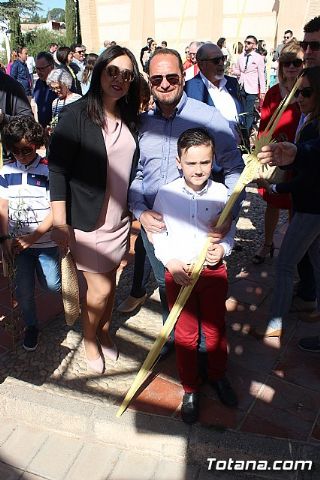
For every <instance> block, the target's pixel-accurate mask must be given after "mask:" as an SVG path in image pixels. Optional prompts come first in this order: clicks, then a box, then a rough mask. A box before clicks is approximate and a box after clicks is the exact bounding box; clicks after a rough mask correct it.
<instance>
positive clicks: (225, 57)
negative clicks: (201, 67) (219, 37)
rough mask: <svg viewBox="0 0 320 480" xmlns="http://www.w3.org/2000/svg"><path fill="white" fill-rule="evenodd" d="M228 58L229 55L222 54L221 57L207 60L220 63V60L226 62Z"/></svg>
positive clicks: (207, 60) (216, 63)
mask: <svg viewBox="0 0 320 480" xmlns="http://www.w3.org/2000/svg"><path fill="white" fill-rule="evenodd" d="M226 60H227V55H222V56H220V57H215V58H207V59H206V60H205V62H211V63H213V64H214V65H218V64H219V63H220V62H225V61H226Z"/></svg>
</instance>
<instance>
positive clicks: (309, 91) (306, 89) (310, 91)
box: [294, 87, 313, 98]
mask: <svg viewBox="0 0 320 480" xmlns="http://www.w3.org/2000/svg"><path fill="white" fill-rule="evenodd" d="M300 94H301V95H302V96H303V98H310V97H311V96H312V94H313V88H312V87H304V88H301V89H299V88H298V90H296V91H295V94H294V96H295V97H296V98H298V97H299V95H300Z"/></svg>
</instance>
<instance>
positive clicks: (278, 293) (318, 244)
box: [269, 212, 320, 329]
mask: <svg viewBox="0 0 320 480" xmlns="http://www.w3.org/2000/svg"><path fill="white" fill-rule="evenodd" d="M306 252H308V254H309V258H310V261H311V263H312V266H313V272H314V277H315V281H316V293H317V301H318V309H320V215H316V214H310V213H299V212H296V213H295V214H294V216H293V218H292V221H291V223H290V224H289V227H288V229H287V232H286V234H285V236H284V239H283V241H282V245H281V248H280V252H279V256H278V260H277V267H276V281H275V286H274V290H273V298H272V303H271V309H270V314H271V315H270V318H271V322H269V327H271V328H275V329H276V328H281V326H282V318H283V316H284V315H285V314H286V313H287V312H288V310H289V308H290V305H291V300H292V294H293V280H294V274H295V268H296V266H297V264H298V263H299V262H300V260H301V259H302V258H303V256H304V255H305V253H306Z"/></svg>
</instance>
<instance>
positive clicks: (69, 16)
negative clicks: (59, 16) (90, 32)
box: [66, 0, 77, 45]
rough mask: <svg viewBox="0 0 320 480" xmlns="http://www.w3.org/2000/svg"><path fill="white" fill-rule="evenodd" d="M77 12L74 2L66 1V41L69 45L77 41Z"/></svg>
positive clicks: (71, 0) (72, 0)
mask: <svg viewBox="0 0 320 480" xmlns="http://www.w3.org/2000/svg"><path fill="white" fill-rule="evenodd" d="M76 26H77V12H76V8H75V2H74V0H66V40H67V45H71V44H72V43H75V42H76V41H77V32H76Z"/></svg>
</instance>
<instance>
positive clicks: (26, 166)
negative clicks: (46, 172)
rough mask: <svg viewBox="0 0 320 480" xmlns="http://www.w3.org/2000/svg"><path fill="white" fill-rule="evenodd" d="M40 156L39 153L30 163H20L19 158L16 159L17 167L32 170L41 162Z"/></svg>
mask: <svg viewBox="0 0 320 480" xmlns="http://www.w3.org/2000/svg"><path fill="white" fill-rule="evenodd" d="M40 160H41V158H40V156H39V155H37V156H36V158H35V159H34V160H33V162H31V163H29V165H24V164H23V163H20V162H19V161H18V160H16V163H17V167H18V168H20V169H21V170H23V171H26V170H30V168H36V167H37V166H38V165H39V163H40Z"/></svg>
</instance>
